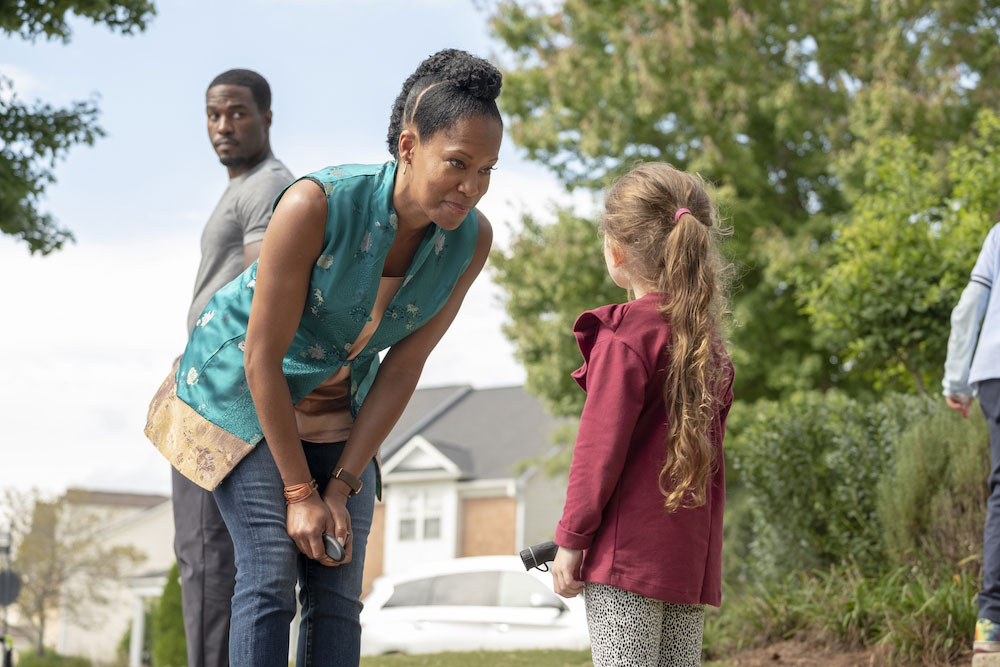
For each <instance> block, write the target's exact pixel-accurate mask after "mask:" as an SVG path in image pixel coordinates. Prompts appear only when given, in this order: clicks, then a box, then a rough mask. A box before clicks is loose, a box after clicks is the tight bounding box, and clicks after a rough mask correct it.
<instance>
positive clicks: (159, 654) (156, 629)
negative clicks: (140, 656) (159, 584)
mask: <svg viewBox="0 0 1000 667" xmlns="http://www.w3.org/2000/svg"><path fill="white" fill-rule="evenodd" d="M152 657H153V666H154V667H187V641H186V640H185V638H184V615H183V612H182V610H181V582H180V570H179V569H178V567H177V564H176V563H174V566H173V567H172V568H170V574H168V575H167V585H166V586H164V588H163V594H162V595H161V596H160V603H159V604H158V605H157V607H156V611H155V612H154V613H153V648H152Z"/></svg>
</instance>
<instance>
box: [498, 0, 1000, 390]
mask: <svg viewBox="0 0 1000 667" xmlns="http://www.w3.org/2000/svg"><path fill="white" fill-rule="evenodd" d="M998 21H1000V3H998V2H996V1H986V0H980V1H969V2H962V3H950V2H944V1H943V0H940V1H935V2H926V3H884V2H878V1H877V0H862V1H861V2H857V1H856V0H832V1H830V2H823V3H821V4H819V5H817V4H816V3H814V2H810V1H808V0H792V1H788V2H780V3H759V2H750V1H748V0H726V1H724V2H723V1H722V0H709V1H707V2H690V1H688V0H676V1H667V0H655V1H654V0H598V1H592V0H562V1H561V2H557V3H540V2H533V1H531V0H498V1H497V2H496V3H494V5H493V18H492V21H491V26H492V30H493V33H494V34H495V35H496V36H497V37H498V38H499V39H500V41H501V42H502V43H503V45H504V46H505V47H506V52H505V54H504V56H505V57H506V59H507V62H508V63H509V64H510V67H509V68H508V71H507V73H506V74H507V76H506V79H505V84H504V97H503V106H504V109H505V111H506V113H507V114H508V116H509V117H510V120H511V123H510V127H511V131H512V134H513V137H514V140H515V141H516V142H517V143H518V144H519V145H521V146H523V147H524V148H525V149H526V150H527V153H528V155H529V156H530V157H531V158H533V159H536V160H538V161H539V162H541V163H543V164H545V165H547V166H549V167H550V168H551V169H553V170H554V172H555V173H556V174H557V175H558V176H559V177H560V178H561V179H562V180H563V181H564V182H565V183H566V184H567V185H569V186H570V187H576V186H582V187H599V186H603V185H606V184H607V182H608V180H609V179H610V178H613V177H614V176H616V175H618V174H620V173H621V172H622V171H624V170H625V169H627V168H628V166H629V165H630V164H631V163H632V162H633V161H635V160H637V159H655V160H664V161H668V162H671V163H673V164H675V165H677V166H679V167H681V168H684V169H688V170H692V171H698V172H700V173H701V174H702V175H703V176H705V177H706V178H708V179H709V180H711V181H712V182H714V183H716V184H718V189H719V191H718V196H719V199H720V200H721V201H722V202H723V203H725V205H726V206H725V209H726V211H727V212H728V213H729V214H730V215H731V217H732V218H733V222H734V227H735V231H736V234H735V237H734V240H733V241H734V242H733V243H732V244H731V253H732V255H733V256H734V257H736V258H738V259H739V261H740V262H741V263H742V264H743V265H744V266H745V270H744V272H743V276H742V279H741V281H740V283H741V284H740V285H739V287H740V288H741V290H740V291H739V293H738V296H737V299H736V300H735V302H734V307H733V310H734V314H735V316H736V321H737V323H738V324H739V327H738V328H737V329H736V330H735V331H734V334H733V337H732V339H733V343H734V346H735V349H734V356H735V357H736V358H737V361H738V362H739V363H740V366H739V368H740V370H739V373H738V374H737V385H738V386H737V391H738V393H739V395H740V396H742V397H744V398H754V397H759V396H777V395H779V394H780V393H782V392H784V391H787V390H789V389H795V388H804V387H820V388H825V387H829V386H831V385H833V384H836V383H837V382H838V381H839V379H840V378H841V377H842V368H841V361H840V360H839V359H837V358H836V357H835V355H834V354H832V351H831V350H830V349H829V347H828V346H827V345H826V344H825V342H824V339H823V338H822V337H818V336H817V335H816V334H815V332H814V329H813V327H812V325H811V323H810V322H809V321H808V319H807V317H806V316H805V315H804V314H803V313H802V312H801V309H800V305H799V296H800V295H799V292H800V291H801V289H802V286H803V282H802V281H803V280H805V281H807V282H808V281H811V280H812V279H813V276H812V275H809V274H808V273H807V272H784V271H783V270H782V269H783V268H784V267H785V266H798V267H802V268H810V267H813V269H814V270H815V267H817V266H818V263H817V261H816V259H817V258H816V255H817V253H818V246H819V245H822V244H823V243H824V242H826V241H827V240H828V239H829V237H830V234H831V223H832V221H833V220H835V219H836V216H837V215H839V214H840V213H843V212H844V211H845V210H847V208H848V206H849V200H848V198H847V197H845V192H846V191H847V190H849V188H851V187H854V186H859V185H863V179H864V172H863V167H864V160H863V156H862V155H857V154H855V151H856V149H857V147H859V146H862V147H863V146H865V145H866V144H868V143H869V142H871V141H872V140H873V139H875V138H877V137H880V136H883V135H886V134H890V133H903V134H907V135H910V136H913V137H915V140H916V141H917V145H918V147H919V148H920V150H921V151H924V152H927V153H931V154H935V153H936V152H937V151H938V150H939V149H941V148H942V147H946V146H947V145H948V144H949V143H950V142H952V141H954V140H955V139H956V138H957V137H959V136H961V135H962V134H963V133H964V132H965V131H966V129H967V128H968V126H969V123H970V122H971V119H972V118H973V116H974V114H975V113H976V112H977V111H978V110H979V109H981V108H990V107H994V106H996V103H997V101H998V97H1000V90H998V89H997V88H996V87H995V86H992V85H990V84H989V83H988V82H991V81H994V80H996V77H997V75H998V74H1000V47H998V45H997V40H996V25H997V24H998ZM980 82H987V83H986V84H985V85H980ZM834 157H837V158H839V160H838V161H837V163H836V164H835V163H834V160H833V159H832V158H834ZM776 248H777V249H781V250H790V251H794V252H795V253H796V255H795V256H794V257H792V258H789V259H787V260H785V259H782V260H781V261H782V262H783V263H784V265H781V264H779V266H778V270H775V268H773V267H772V266H771V264H772V262H773V261H774V260H775V258H774V256H773V254H772V251H773V250H774V249H776ZM583 270H586V269H581V272H582V271H583ZM579 273H580V272H576V273H573V274H569V275H572V276H573V277H574V278H575V277H576V276H578V275H579ZM568 279H569V278H568ZM529 382H530V380H529Z"/></svg>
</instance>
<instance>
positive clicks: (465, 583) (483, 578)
mask: <svg viewBox="0 0 1000 667" xmlns="http://www.w3.org/2000/svg"><path fill="white" fill-rule="evenodd" d="M499 581H500V573H499V572H460V573H457V574H444V575H440V576H437V577H427V578H425V579H414V580H412V581H406V582H402V583H399V584H396V585H395V586H394V587H393V593H392V596H391V597H390V598H389V600H388V601H386V603H385V604H384V605H383V607H420V606H428V605H434V606H438V605H449V606H482V607H492V606H496V604H497V596H498V588H499Z"/></svg>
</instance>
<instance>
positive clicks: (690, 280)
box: [600, 162, 729, 512]
mask: <svg viewBox="0 0 1000 667" xmlns="http://www.w3.org/2000/svg"><path fill="white" fill-rule="evenodd" d="M680 209H688V210H689V211H690V213H681V214H680V215H679V216H678V211H679V210H680ZM675 216H676V222H675ZM600 230H601V233H602V234H604V235H605V237H606V238H607V239H608V240H610V241H611V242H612V244H613V246H614V247H615V248H617V249H618V251H620V253H621V255H622V257H623V260H624V263H625V268H626V270H627V271H628V274H629V276H630V278H632V279H633V282H641V283H643V284H645V285H647V286H649V287H650V288H652V289H654V290H655V291H658V292H661V293H662V294H664V295H665V298H664V300H663V301H662V302H661V303H660V305H659V312H660V316H661V317H662V318H663V319H664V321H665V322H666V323H667V324H668V325H669V326H670V341H669V343H668V344H667V351H668V355H667V356H668V359H669V360H668V362H667V367H666V369H664V370H665V376H666V379H665V381H664V385H663V400H664V403H665V406H666V410H667V420H668V421H667V438H666V456H665V459H664V463H663V467H662V468H661V469H660V474H659V488H660V493H662V494H663V496H664V503H663V504H664V507H665V508H666V510H667V511H668V512H673V511H676V510H677V509H679V508H681V507H698V506H700V505H704V504H705V495H706V490H707V485H708V476H709V473H710V472H711V471H712V470H713V469H715V467H716V466H718V464H719V462H718V460H717V454H716V446H715V444H714V442H713V439H712V433H711V427H712V424H713V422H714V420H715V416H716V414H717V411H718V407H719V406H718V401H719V394H720V390H721V389H722V387H721V386H720V385H721V382H722V381H723V374H724V373H725V368H724V366H723V363H724V359H725V355H724V354H722V351H723V350H722V329H721V321H722V315H723V313H724V311H725V308H726V303H725V301H726V300H725V296H724V294H725V289H726V283H727V278H728V273H729V270H728V267H727V265H726V264H725V262H724V261H723V259H722V254H721V252H720V251H719V238H718V237H719V236H720V235H721V234H723V233H725V232H726V230H720V225H719V219H718V214H717V213H716V210H715V208H714V207H713V206H712V202H711V200H710V199H709V197H708V193H707V192H706V188H705V183H704V181H702V180H701V178H700V177H698V176H695V175H692V174H688V173H686V172H683V171H680V170H678V169H675V168H674V167H672V166H670V165H669V164H665V163H662V162H648V163H644V164H640V165H638V166H636V167H635V168H633V169H632V170H631V171H630V172H629V173H627V174H626V175H625V176H623V177H621V178H620V179H619V180H618V182H616V183H615V184H614V185H613V186H612V187H611V189H610V190H609V191H608V193H607V196H606V199H605V214H604V217H603V219H602V221H601V226H600Z"/></svg>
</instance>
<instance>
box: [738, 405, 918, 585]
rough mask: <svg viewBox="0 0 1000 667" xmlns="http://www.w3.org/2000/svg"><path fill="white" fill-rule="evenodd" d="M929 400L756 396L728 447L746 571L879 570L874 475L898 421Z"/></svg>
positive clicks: (881, 554) (774, 574)
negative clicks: (740, 489)
mask: <svg viewBox="0 0 1000 667" xmlns="http://www.w3.org/2000/svg"><path fill="white" fill-rule="evenodd" d="M933 405H934V399H932V398H928V397H920V396H905V395H895V394H891V395H888V396H886V397H885V398H883V399H882V400H881V401H877V402H875V401H869V400H861V399H854V398H849V397H847V396H844V395H843V394H839V393H836V392H829V393H825V394H823V393H818V392H813V393H800V394H794V395H792V396H790V397H789V398H787V399H783V400H782V401H780V402H761V403H758V406H757V409H756V415H755V416H754V418H753V419H752V420H750V423H748V424H746V425H745V427H744V429H743V432H742V433H741V434H740V437H739V439H738V443H737V444H736V446H735V447H734V448H733V449H734V450H735V451H733V452H732V458H733V466H734V467H735V468H737V470H738V471H739V474H740V476H741V478H742V481H743V484H744V485H745V488H746V492H747V494H748V499H747V503H748V506H749V512H750V524H751V531H750V533H751V535H752V537H751V540H750V544H749V548H748V563H749V564H748V569H749V573H750V574H751V575H752V576H753V577H754V578H755V579H758V580H767V579H777V578H780V576H781V575H782V573H786V572H793V571H798V572H812V571H816V570H824V569H827V568H829V567H830V566H833V565H840V564H844V563H849V562H853V563H855V564H857V566H858V567H859V568H860V570H861V572H863V573H865V574H877V573H881V572H883V571H885V569H887V567H888V561H887V558H886V555H885V547H884V543H883V540H882V530H881V526H880V525H879V516H878V512H877V502H878V487H879V480H880V477H881V475H882V474H883V472H884V471H886V470H889V469H891V468H892V466H893V453H894V449H895V443H896V441H897V440H898V439H899V436H900V435H901V433H902V432H903V430H904V429H905V428H906V426H907V425H908V424H910V423H912V422H913V421H914V420H916V419H919V418H920V417H923V416H924V415H926V414H928V413H930V412H931V411H932V410H933Z"/></svg>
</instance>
